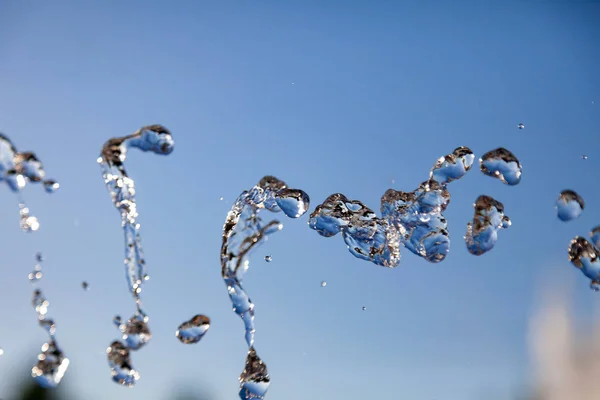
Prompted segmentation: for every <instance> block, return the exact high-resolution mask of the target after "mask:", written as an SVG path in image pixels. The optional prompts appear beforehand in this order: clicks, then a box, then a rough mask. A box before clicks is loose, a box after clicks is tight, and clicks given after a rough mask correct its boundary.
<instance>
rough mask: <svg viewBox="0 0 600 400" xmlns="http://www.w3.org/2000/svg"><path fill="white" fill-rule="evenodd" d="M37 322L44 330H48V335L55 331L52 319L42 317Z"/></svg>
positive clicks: (52, 334)
mask: <svg viewBox="0 0 600 400" xmlns="http://www.w3.org/2000/svg"><path fill="white" fill-rule="evenodd" d="M39 324H40V326H41V327H42V328H43V329H44V330H45V331H46V332H48V335H50V336H54V333H55V332H56V325H55V324H54V321H53V320H51V319H42V320H40V322H39Z"/></svg>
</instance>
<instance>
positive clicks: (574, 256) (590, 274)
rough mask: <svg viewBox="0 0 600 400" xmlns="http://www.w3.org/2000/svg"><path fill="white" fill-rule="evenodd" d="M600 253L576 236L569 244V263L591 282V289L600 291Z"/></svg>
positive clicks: (583, 239)
mask: <svg viewBox="0 0 600 400" xmlns="http://www.w3.org/2000/svg"><path fill="white" fill-rule="evenodd" d="M599 256H600V252H599V251H598V249H597V248H596V247H594V246H593V245H592V244H591V243H590V242H588V241H587V240H586V239H585V238H582V237H581V236H576V237H575V238H574V239H573V240H571V243H570V244H569V261H571V264H573V265H574V266H575V267H577V268H578V269H580V270H581V272H582V273H583V274H584V275H585V276H586V277H587V278H589V279H590V280H591V283H590V288H591V289H592V290H594V291H598V290H599V289H600V259H599Z"/></svg>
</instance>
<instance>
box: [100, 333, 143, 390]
mask: <svg viewBox="0 0 600 400" xmlns="http://www.w3.org/2000/svg"><path fill="white" fill-rule="evenodd" d="M106 357H107V359H108V365H109V368H110V372H111V375H112V380H113V381H114V382H116V383H118V384H119V385H123V386H127V387H133V386H134V385H135V382H136V381H137V380H138V379H140V374H139V373H138V372H137V371H136V370H135V369H134V368H133V366H132V364H131V359H130V357H129V349H128V348H127V347H125V345H124V344H123V343H121V342H119V341H114V342H112V343H111V344H110V346H108V348H107V349H106Z"/></svg>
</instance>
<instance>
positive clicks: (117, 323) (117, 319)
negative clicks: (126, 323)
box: [113, 315, 123, 329]
mask: <svg viewBox="0 0 600 400" xmlns="http://www.w3.org/2000/svg"><path fill="white" fill-rule="evenodd" d="M113 324H114V325H115V326H116V327H117V328H119V329H120V326H121V324H123V320H122V319H121V316H120V315H115V317H114V318H113Z"/></svg>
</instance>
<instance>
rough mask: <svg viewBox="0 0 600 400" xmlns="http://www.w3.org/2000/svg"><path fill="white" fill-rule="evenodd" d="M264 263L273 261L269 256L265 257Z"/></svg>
mask: <svg viewBox="0 0 600 400" xmlns="http://www.w3.org/2000/svg"><path fill="white" fill-rule="evenodd" d="M265 261H266V262H271V261H273V257H271V256H265Z"/></svg>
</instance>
